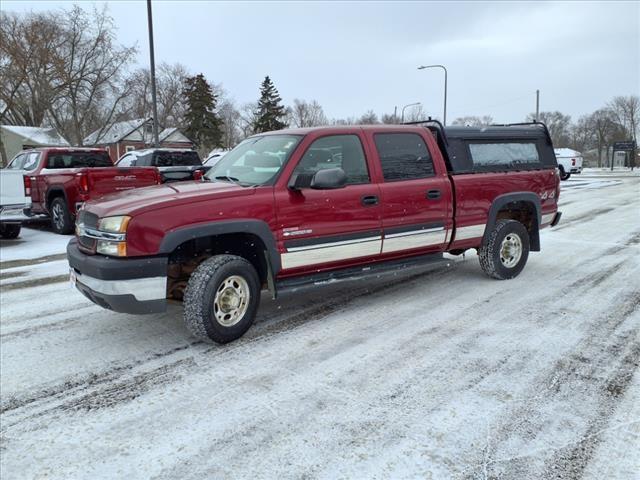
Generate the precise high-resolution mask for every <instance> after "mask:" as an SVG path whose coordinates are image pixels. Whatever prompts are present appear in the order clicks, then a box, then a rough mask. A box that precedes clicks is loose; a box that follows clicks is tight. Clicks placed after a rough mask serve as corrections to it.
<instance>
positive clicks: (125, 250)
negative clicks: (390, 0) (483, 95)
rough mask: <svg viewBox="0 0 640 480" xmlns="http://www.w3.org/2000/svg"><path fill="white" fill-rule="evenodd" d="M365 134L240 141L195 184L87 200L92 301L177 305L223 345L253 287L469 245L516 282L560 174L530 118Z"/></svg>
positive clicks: (378, 268)
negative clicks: (171, 301)
mask: <svg viewBox="0 0 640 480" xmlns="http://www.w3.org/2000/svg"><path fill="white" fill-rule="evenodd" d="M421 123H422V124H421V125H417V124H416V125H371V126H349V127H322V128H307V129H295V130H281V131H277V132H270V133H265V134H259V135H255V136H253V137H250V138H247V139H246V140H244V141H243V142H242V143H240V144H239V145H238V146H237V147H236V148H235V149H233V150H232V151H231V152H229V153H227V154H226V155H225V157H224V158H223V159H222V160H220V162H219V163H218V164H216V165H215V166H214V167H213V168H212V169H211V170H210V171H209V172H207V174H206V175H205V178H204V180H205V181H203V182H201V183H197V182H183V183H174V184H167V185H161V186H156V187H150V188H145V189H140V190H135V191H132V192H129V193H128V195H127V197H126V198H124V197H122V196H117V195H116V196H110V197H106V198H104V199H102V200H101V201H99V202H89V203H88V204H87V205H86V207H85V208H84V209H83V210H82V211H81V213H80V216H79V218H78V222H77V228H76V232H77V238H76V239H73V240H71V242H70V243H69V245H68V247H67V255H68V259H69V264H70V266H71V278H72V282H74V283H75V285H76V287H77V288H78V289H79V290H80V291H81V292H82V293H83V294H84V295H85V296H86V297H87V298H89V299H91V300H92V301H93V302H95V303H96V304H98V305H101V306H103V307H104V308H108V309H112V310H115V311H118V312H128V313H153V312H160V311H163V310H164V309H165V308H166V304H167V299H174V300H180V301H182V302H183V303H184V318H185V321H186V324H187V326H188V327H189V329H190V330H191V332H192V333H193V334H194V335H195V336H197V337H199V338H202V339H211V340H214V341H216V342H220V343H224V342H229V341H231V340H234V339H237V338H238V337H240V336H242V335H243V334H244V332H246V330H247V329H248V328H249V327H250V326H251V324H252V322H253V320H254V317H255V315H256V311H257V308H258V303H259V301H260V291H261V289H263V288H268V289H269V290H270V291H271V292H272V294H273V296H274V297H275V296H276V295H278V293H280V292H283V291H285V290H291V289H294V290H295V289H299V288H302V287H304V286H316V285H318V284H319V283H323V282H325V281H327V280H331V279H334V280H335V279H348V278H354V277H358V278H361V277H362V276H363V275H365V274H370V273H371V274H378V273H379V272H385V271H387V272H388V271H393V270H397V269H398V268H404V267H407V266H410V265H421V264H429V263H432V262H438V261H442V254H443V253H444V252H448V253H452V254H454V255H455V254H461V253H462V252H464V251H465V250H467V249H471V248H474V249H477V250H478V253H479V257H480V265H481V267H482V269H483V270H484V271H485V272H486V273H487V274H488V275H489V276H490V277H493V278H496V279H509V278H513V277H515V276H517V275H518V274H519V273H520V272H521V271H522V269H523V268H524V266H525V263H526V262H527V258H528V255H529V251H539V250H540V237H539V231H540V229H541V228H544V227H547V226H550V225H555V224H556V223H557V222H558V221H559V218H560V213H559V212H558V210H557V201H558V194H559V183H560V181H559V178H558V173H557V164H556V160H555V156H554V153H553V145H552V143H551V139H550V137H549V133H548V131H547V129H546V127H545V126H544V125H543V124H540V123H534V124H520V125H505V126H492V127H488V128H482V129H477V128H469V127H447V128H444V127H443V126H442V125H441V124H439V123H438V122H435V121H428V122H421Z"/></svg>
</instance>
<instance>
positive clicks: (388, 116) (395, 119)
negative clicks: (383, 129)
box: [380, 113, 400, 125]
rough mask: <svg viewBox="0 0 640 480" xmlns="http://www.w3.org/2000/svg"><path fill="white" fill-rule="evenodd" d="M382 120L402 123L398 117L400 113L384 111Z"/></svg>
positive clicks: (393, 123) (395, 123)
mask: <svg viewBox="0 0 640 480" xmlns="http://www.w3.org/2000/svg"><path fill="white" fill-rule="evenodd" d="M380 122H382V123H385V124H388V125H397V124H399V123H400V118H398V115H396V114H393V113H383V114H382V116H381V117H380Z"/></svg>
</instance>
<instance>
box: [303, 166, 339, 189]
mask: <svg viewBox="0 0 640 480" xmlns="http://www.w3.org/2000/svg"><path fill="white" fill-rule="evenodd" d="M346 184H347V174H346V173H344V170H342V169H341V168H328V169H326V170H319V171H317V172H316V173H315V175H314V176H313V178H312V179H311V185H310V186H311V188H313V189H315V190H333V189H335V188H342V187H344V186H345V185H346Z"/></svg>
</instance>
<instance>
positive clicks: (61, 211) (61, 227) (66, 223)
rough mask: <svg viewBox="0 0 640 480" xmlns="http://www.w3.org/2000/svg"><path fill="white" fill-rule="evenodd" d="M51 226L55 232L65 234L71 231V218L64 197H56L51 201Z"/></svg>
mask: <svg viewBox="0 0 640 480" xmlns="http://www.w3.org/2000/svg"><path fill="white" fill-rule="evenodd" d="M51 228H53V231H54V232H56V233H59V234H61V235H67V234H69V233H71V232H73V219H72V218H71V213H69V209H68V208H67V202H65V200H64V198H62V197H57V198H54V199H53V202H51Z"/></svg>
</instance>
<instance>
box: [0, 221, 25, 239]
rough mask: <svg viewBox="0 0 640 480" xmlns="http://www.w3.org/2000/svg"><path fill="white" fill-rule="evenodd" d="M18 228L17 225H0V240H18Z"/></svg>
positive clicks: (18, 225)
mask: <svg viewBox="0 0 640 480" xmlns="http://www.w3.org/2000/svg"><path fill="white" fill-rule="evenodd" d="M20 227H21V225H20V224H19V223H4V224H2V225H0V237H2V238H9V239H12V238H18V235H20Z"/></svg>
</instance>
